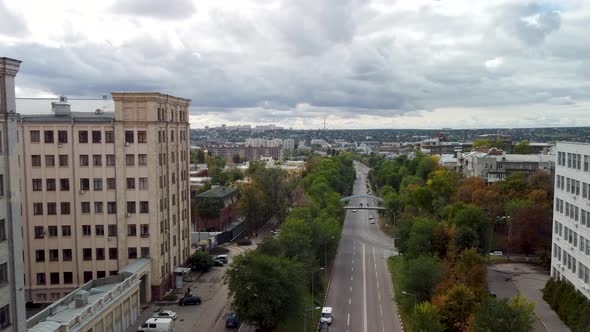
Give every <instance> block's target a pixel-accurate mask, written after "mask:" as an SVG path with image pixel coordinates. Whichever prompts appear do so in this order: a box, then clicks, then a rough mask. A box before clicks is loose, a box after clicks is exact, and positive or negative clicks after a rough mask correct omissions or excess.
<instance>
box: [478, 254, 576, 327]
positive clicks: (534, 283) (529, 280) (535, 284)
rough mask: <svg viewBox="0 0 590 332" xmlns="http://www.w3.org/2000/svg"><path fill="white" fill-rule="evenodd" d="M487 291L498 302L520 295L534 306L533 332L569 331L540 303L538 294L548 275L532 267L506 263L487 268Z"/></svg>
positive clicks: (552, 312) (548, 308) (540, 299)
mask: <svg viewBox="0 0 590 332" xmlns="http://www.w3.org/2000/svg"><path fill="white" fill-rule="evenodd" d="M487 276H488V287H489V288H490V290H492V291H493V292H495V293H496V295H497V296H498V297H500V298H510V297H514V296H518V295H521V294H522V295H523V296H524V297H525V298H526V300H527V301H529V302H534V303H535V315H536V318H537V319H535V321H534V323H533V328H534V331H535V332H546V331H549V332H553V331H556V332H557V331H559V332H561V331H570V329H569V328H568V327H567V326H566V325H565V324H564V323H563V322H562V321H561V320H560V319H559V317H558V316H557V314H556V313H555V312H554V311H553V310H552V309H551V307H549V304H547V302H545V300H543V294H542V293H541V290H542V289H543V287H545V283H546V282H547V280H549V275H548V274H547V273H546V272H545V271H543V270H541V269H539V268H538V267H536V266H534V265H529V264H524V263H505V264H495V265H490V266H488V273H487Z"/></svg>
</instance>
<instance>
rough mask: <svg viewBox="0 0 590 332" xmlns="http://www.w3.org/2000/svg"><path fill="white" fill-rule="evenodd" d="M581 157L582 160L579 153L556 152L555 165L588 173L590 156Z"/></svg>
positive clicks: (589, 170)
mask: <svg viewBox="0 0 590 332" xmlns="http://www.w3.org/2000/svg"><path fill="white" fill-rule="evenodd" d="M583 157H584V158H583V160H582V155H581V154H579V153H569V152H567V153H566V152H557V165H559V166H564V167H567V168H572V169H577V170H582V169H583V170H584V172H590V156H587V155H583ZM582 161H583V166H584V167H583V168H582Z"/></svg>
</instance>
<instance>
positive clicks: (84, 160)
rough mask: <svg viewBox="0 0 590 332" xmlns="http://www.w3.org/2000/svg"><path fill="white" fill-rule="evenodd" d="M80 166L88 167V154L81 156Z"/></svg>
mask: <svg viewBox="0 0 590 332" xmlns="http://www.w3.org/2000/svg"><path fill="white" fill-rule="evenodd" d="M80 166H81V167H82V166H88V155H87V154H81V155H80Z"/></svg>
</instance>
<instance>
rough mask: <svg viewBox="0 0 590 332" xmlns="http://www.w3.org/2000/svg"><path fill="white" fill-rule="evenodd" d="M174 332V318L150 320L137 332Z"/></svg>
mask: <svg viewBox="0 0 590 332" xmlns="http://www.w3.org/2000/svg"><path fill="white" fill-rule="evenodd" d="M172 331H174V320H173V319H172V318H150V319H148V320H146V321H145V323H143V324H141V326H140V327H139V328H138V329H137V332H172Z"/></svg>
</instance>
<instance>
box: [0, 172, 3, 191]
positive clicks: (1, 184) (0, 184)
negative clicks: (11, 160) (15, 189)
mask: <svg viewBox="0 0 590 332" xmlns="http://www.w3.org/2000/svg"><path fill="white" fill-rule="evenodd" d="M1 196H4V175H3V174H0V197H1Z"/></svg>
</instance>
